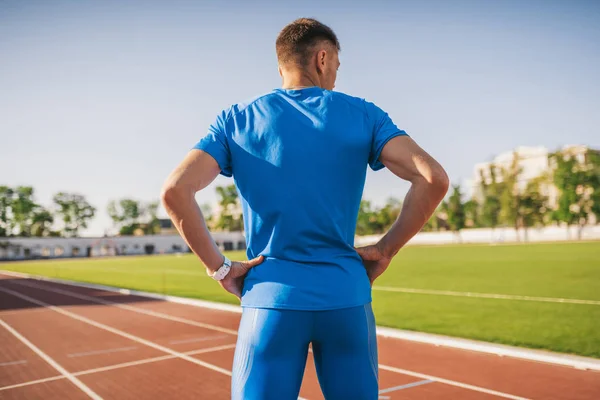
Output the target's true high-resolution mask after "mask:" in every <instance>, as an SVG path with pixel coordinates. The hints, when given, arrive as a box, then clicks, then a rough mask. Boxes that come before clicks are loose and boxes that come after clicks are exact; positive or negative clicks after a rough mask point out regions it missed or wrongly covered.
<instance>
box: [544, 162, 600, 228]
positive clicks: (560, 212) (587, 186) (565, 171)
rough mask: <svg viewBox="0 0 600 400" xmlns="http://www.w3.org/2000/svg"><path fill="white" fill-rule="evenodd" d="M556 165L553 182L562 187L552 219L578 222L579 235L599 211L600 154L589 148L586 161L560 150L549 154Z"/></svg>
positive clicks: (557, 186) (570, 223) (568, 222)
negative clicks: (591, 217)
mask: <svg viewBox="0 0 600 400" xmlns="http://www.w3.org/2000/svg"><path fill="white" fill-rule="evenodd" d="M550 160H551V162H552V163H553V164H554V170H553V178H552V179H553V182H554V185H555V186H556V188H557V189H558V190H559V193H560V194H559V197H558V206H557V208H556V209H555V210H554V212H553V213H552V218H553V220H555V221H557V222H563V223H566V224H567V225H577V226H578V227H579V229H578V235H577V236H578V238H581V233H582V231H583V228H584V227H585V226H586V225H587V224H588V223H589V220H590V216H591V215H592V214H596V215H599V213H600V194H599V193H598V191H599V190H600V189H599V186H598V184H599V183H600V156H599V155H598V152H595V151H588V152H587V153H586V154H585V161H584V162H579V161H577V160H576V159H575V157H574V156H572V155H569V154H564V153H561V152H557V153H554V154H552V155H551V156H550Z"/></svg>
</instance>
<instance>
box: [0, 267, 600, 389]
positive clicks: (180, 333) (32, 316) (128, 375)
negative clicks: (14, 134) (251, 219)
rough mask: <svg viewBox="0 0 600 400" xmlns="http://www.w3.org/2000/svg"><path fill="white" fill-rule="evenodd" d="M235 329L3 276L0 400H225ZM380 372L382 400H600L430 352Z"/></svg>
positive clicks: (532, 371)
mask: <svg viewBox="0 0 600 400" xmlns="http://www.w3.org/2000/svg"><path fill="white" fill-rule="evenodd" d="M239 318H240V315H239V314H237V313H232V312H226V311H217V310H211V309H204V308H199V307H195V306H191V305H184V304H176V303H171V302H166V301H158V300H156V299H149V298H144V297H139V296H133V295H125V294H120V293H115V292H109V291H102V290H96V289H89V288H83V287H78V286H71V285H62V284H57V283H52V282H45V281H37V280H29V279H22V278H14V277H9V276H2V275H0V399H6V400H8V399H45V400H47V399H69V400H70V399H90V398H92V399H178V400H180V399H181V400H183V399H211V400H213V399H214V400H218V399H229V396H230V393H229V382H230V370H231V365H232V360H233V352H234V347H235V340H236V329H237V327H238V324H239ZM379 362H380V365H379V367H380V389H381V392H380V399H390V400H392V399H467V400H468V399H494V398H496V399H502V398H505V399H506V398H508V399H523V398H525V399H585V400H588V399H589V400H591V399H599V398H600V373H599V372H593V371H582V370H577V369H574V368H570V367H562V366H556V365H550V364H542V363H536V362H531V361H524V360H519V359H513V358H508V357H499V356H495V355H489V354H483V353H476V352H470V351H465V350H458V349H452V348H445V347H436V346H433V345H429V344H421V343H415V342H408V341H402V340H398V339H390V338H381V337H380V338H379ZM300 396H301V398H303V399H310V400H314V399H322V398H323V396H322V395H321V391H320V389H319V386H318V383H317V378H316V374H315V369H314V366H313V361H312V358H311V356H310V354H309V360H308V363H307V368H306V373H305V377H304V382H303V385H302V389H301V392H300ZM274 397H275V398H276V395H275V396H274ZM282 400H285V399H282Z"/></svg>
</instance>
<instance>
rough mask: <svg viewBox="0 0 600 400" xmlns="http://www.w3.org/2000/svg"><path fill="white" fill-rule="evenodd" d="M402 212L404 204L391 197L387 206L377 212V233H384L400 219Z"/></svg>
mask: <svg viewBox="0 0 600 400" xmlns="http://www.w3.org/2000/svg"><path fill="white" fill-rule="evenodd" d="M400 211H402V202H401V201H400V200H398V199H396V198H393V197H390V198H389V199H388V200H387V202H386V204H385V205H384V206H383V207H382V208H381V209H380V210H378V211H377V212H376V227H375V230H376V231H377V233H384V232H385V231H387V230H388V229H389V228H390V227H391V226H392V224H393V223H394V222H396V220H397V219H398V216H399V215H400Z"/></svg>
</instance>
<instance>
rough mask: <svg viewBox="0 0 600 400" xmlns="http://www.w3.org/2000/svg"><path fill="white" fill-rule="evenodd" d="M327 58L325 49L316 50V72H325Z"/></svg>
mask: <svg viewBox="0 0 600 400" xmlns="http://www.w3.org/2000/svg"><path fill="white" fill-rule="evenodd" d="M326 58H327V51H325V50H319V51H318V52H317V60H316V63H317V72H318V73H319V74H323V73H324V72H325V60H326Z"/></svg>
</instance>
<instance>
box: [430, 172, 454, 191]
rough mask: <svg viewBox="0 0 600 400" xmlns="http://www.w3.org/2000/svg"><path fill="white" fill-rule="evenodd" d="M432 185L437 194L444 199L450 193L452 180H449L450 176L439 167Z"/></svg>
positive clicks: (434, 174)
mask: <svg viewBox="0 0 600 400" xmlns="http://www.w3.org/2000/svg"><path fill="white" fill-rule="evenodd" d="M431 184H432V186H433V187H434V188H435V190H436V192H438V193H440V195H441V197H442V198H443V197H444V196H445V195H446V193H448V188H449V187H450V178H448V174H447V173H446V171H445V170H444V169H443V168H442V167H439V168H438V170H437V171H434V173H433V179H432V181H431Z"/></svg>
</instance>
